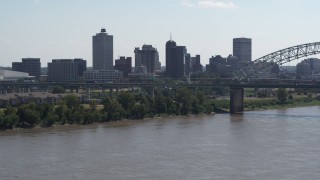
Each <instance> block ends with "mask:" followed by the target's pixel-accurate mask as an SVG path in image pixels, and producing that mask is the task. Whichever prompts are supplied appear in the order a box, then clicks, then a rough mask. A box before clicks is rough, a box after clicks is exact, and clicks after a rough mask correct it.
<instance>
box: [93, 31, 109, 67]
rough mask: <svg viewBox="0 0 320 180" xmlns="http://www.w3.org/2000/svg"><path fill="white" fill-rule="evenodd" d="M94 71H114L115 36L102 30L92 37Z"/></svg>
mask: <svg viewBox="0 0 320 180" xmlns="http://www.w3.org/2000/svg"><path fill="white" fill-rule="evenodd" d="M92 51H93V69H94V70H113V36H112V35H108V34H107V33H106V29H101V32H100V33H97V34H96V35H95V36H93V37H92Z"/></svg>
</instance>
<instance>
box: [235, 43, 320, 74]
mask: <svg viewBox="0 0 320 180" xmlns="http://www.w3.org/2000/svg"><path fill="white" fill-rule="evenodd" d="M316 54H320V42H314V43H307V44H301V45H297V46H293V47H289V48H286V49H282V50H279V51H276V52H273V53H271V54H268V55H265V56H263V57H261V58H259V59H256V60H254V61H251V62H249V63H248V64H246V65H245V66H244V67H243V68H242V69H240V70H239V71H236V72H234V78H235V79H238V80H244V79H248V78H252V77H254V76H256V75H257V74H258V73H259V72H261V71H263V70H265V69H266V68H269V67H271V66H273V65H274V64H278V65H282V64H285V63H288V62H291V61H293V60H297V59H300V58H303V57H308V56H312V55H316Z"/></svg>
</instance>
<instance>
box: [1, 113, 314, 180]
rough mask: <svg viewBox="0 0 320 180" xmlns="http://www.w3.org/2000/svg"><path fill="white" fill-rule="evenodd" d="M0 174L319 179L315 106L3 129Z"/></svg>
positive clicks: (6, 179) (5, 179) (40, 178)
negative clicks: (233, 113)
mask: <svg viewBox="0 0 320 180" xmlns="http://www.w3.org/2000/svg"><path fill="white" fill-rule="evenodd" d="M0 176H1V177H0V179H2V180H11V179H12V180H16V179H18V180H20V179H21V180H22V179H23V180H28V179H30V180H44V179H46V180H51V179H52V180H56V179H85V180H88V179H96V180H99V179H111V180H118V179H119V180H122V179H123V180H126V179H133V180H136V179H137V180H142V179H146V180H147V179H148V180H149V179H169V180H171V179H172V180H175V179H184V180H188V179H190V180H194V179H201V180H202V179H203V180H206V179H208V180H209V179H227V180H234V179H236V180H251V179H252V180H259V179H268V180H269V179H287V180H294V179H297V180H298V179H299V180H300V179H305V180H309V179H319V177H320V107H308V108H295V109H287V110H270V111H256V112H246V113H244V114H243V115H229V114H218V115H208V116H207V115H203V116H190V117H176V118H171V119H152V120H143V121H124V122H115V123H106V124H98V125H91V126H64V127H56V128H49V129H41V128H39V129H32V130H14V131H6V132H0Z"/></svg>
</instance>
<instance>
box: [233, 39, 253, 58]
mask: <svg viewBox="0 0 320 180" xmlns="http://www.w3.org/2000/svg"><path fill="white" fill-rule="evenodd" d="M233 56H236V57H237V58H238V59H239V62H240V63H248V62H250V61H252V40H251V39H249V38H235V39H233Z"/></svg>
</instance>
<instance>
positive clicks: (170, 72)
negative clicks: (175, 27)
mask: <svg viewBox="0 0 320 180" xmlns="http://www.w3.org/2000/svg"><path fill="white" fill-rule="evenodd" d="M186 54H187V48H186V47H185V46H177V44H176V42H174V41H173V40H170V41H168V42H167V43H166V76H167V77H171V78H181V77H183V76H184V75H185V73H184V70H185V67H184V64H185V56H186Z"/></svg>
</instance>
